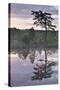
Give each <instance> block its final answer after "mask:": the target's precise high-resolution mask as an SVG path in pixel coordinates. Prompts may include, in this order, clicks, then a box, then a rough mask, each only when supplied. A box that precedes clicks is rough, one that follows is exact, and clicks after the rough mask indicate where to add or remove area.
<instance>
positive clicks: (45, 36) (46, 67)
mask: <svg viewBox="0 0 60 90" xmlns="http://www.w3.org/2000/svg"><path fill="white" fill-rule="evenodd" d="M46 47H47V26H46V24H45V49H44V50H45V77H46V73H47V50H46Z"/></svg>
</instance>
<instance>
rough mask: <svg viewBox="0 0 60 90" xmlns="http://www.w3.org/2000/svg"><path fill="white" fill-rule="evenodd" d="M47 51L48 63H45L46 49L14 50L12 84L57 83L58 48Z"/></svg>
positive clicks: (11, 56) (11, 59)
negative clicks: (17, 51)
mask: <svg viewBox="0 0 60 90" xmlns="http://www.w3.org/2000/svg"><path fill="white" fill-rule="evenodd" d="M46 51H47V65H45V51H44V49H42V50H39V49H37V50H23V51H19V53H14V52H12V53H11V55H10V61H11V72H10V73H11V86H27V85H46V84H57V83H58V50H57V49H50V50H46ZM24 52H25V53H24ZM45 66H46V69H45ZM45 71H46V72H45Z"/></svg>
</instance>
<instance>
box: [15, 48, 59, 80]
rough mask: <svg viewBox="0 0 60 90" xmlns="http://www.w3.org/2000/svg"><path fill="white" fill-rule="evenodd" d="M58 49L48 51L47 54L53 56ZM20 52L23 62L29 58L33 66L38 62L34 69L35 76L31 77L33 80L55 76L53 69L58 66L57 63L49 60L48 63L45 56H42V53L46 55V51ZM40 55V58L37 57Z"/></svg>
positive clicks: (25, 50)
mask: <svg viewBox="0 0 60 90" xmlns="http://www.w3.org/2000/svg"><path fill="white" fill-rule="evenodd" d="M56 51H57V49H46V54H47V56H48V55H51V54H52V53H53V52H54V53H55V52H56ZM16 52H18V56H19V57H20V58H22V60H25V59H26V58H27V57H29V60H30V62H31V63H32V64H34V62H35V61H36V62H37V63H35V66H34V68H33V72H32V73H33V76H32V77H31V79H32V80H42V79H44V78H50V77H51V75H52V74H53V72H54V71H53V70H52V67H53V66H54V65H56V62H55V61H52V60H48V59H47V58H46V59H47V62H46V60H45V58H43V57H44V56H42V58H41V55H42V52H43V54H44V52H45V49H43V50H42V49H37V50H36V49H23V50H20V51H16ZM38 53H39V56H38V55H37V54H38Z"/></svg>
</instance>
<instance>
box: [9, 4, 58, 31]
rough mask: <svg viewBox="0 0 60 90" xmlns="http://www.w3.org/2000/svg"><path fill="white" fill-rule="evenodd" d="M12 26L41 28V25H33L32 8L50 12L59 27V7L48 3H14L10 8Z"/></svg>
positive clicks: (54, 22)
mask: <svg viewBox="0 0 60 90" xmlns="http://www.w3.org/2000/svg"><path fill="white" fill-rule="evenodd" d="M10 10H11V12H10V27H15V28H19V29H30V28H31V27H34V29H38V30H40V29H41V26H38V27H36V26H35V25H33V22H34V20H33V16H32V15H31V10H34V11H38V10H42V11H43V12H49V13H51V14H52V17H53V18H54V19H55V20H54V21H53V24H55V25H56V29H58V7H57V6H47V5H33V4H16V3H12V4H11V8H10Z"/></svg>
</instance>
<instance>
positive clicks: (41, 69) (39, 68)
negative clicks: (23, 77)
mask: <svg viewBox="0 0 60 90" xmlns="http://www.w3.org/2000/svg"><path fill="white" fill-rule="evenodd" d="M40 61H41V60H40ZM54 65H56V63H55V62H52V61H49V62H47V66H45V63H42V64H40V65H39V64H36V66H35V67H34V72H33V73H34V75H33V76H32V80H42V79H43V78H50V77H51V75H52V74H53V72H54V71H53V70H52V66H54ZM46 67H47V68H46ZM45 70H46V73H45Z"/></svg>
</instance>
